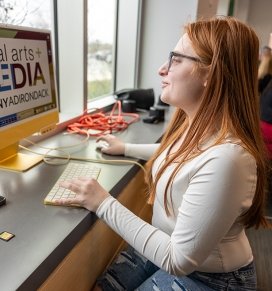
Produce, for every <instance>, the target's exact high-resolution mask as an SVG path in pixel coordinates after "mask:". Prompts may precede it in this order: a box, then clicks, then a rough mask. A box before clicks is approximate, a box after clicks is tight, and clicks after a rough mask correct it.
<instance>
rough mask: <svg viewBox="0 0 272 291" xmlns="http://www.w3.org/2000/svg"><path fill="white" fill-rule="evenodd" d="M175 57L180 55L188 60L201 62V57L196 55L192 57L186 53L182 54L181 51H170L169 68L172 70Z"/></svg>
mask: <svg viewBox="0 0 272 291" xmlns="http://www.w3.org/2000/svg"><path fill="white" fill-rule="evenodd" d="M173 57H179V58H185V59H188V60H191V61H193V62H201V61H200V59H198V58H196V57H191V56H187V55H184V54H180V53H176V52H170V54H169V60H168V70H167V71H169V70H170V68H171V66H172V64H173Z"/></svg>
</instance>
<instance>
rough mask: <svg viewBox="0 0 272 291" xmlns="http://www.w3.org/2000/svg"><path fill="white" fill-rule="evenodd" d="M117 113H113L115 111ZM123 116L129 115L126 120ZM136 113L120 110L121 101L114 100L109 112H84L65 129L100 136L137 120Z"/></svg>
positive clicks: (122, 128) (123, 127)
mask: <svg viewBox="0 0 272 291" xmlns="http://www.w3.org/2000/svg"><path fill="white" fill-rule="evenodd" d="M116 110H117V113H116V114H115V111H116ZM124 117H129V118H130V120H129V121H126V120H125V118H124ZM138 119H139V115H138V114H136V113H124V112H122V107H121V101H119V100H118V101H116V103H115V104H114V106H113V108H112V110H111V112H110V113H109V114H106V113H104V112H103V111H102V110H100V111H98V112H95V113H87V112H86V113H84V114H83V115H82V116H81V117H80V118H79V120H78V121H77V122H75V123H72V124H69V125H68V126H67V130H68V131H69V132H76V133H79V134H86V133H88V134H89V135H90V136H101V135H105V134H109V133H114V132H117V131H122V130H124V129H126V128H127V127H128V126H129V125H130V124H131V123H133V122H135V121H137V120H138Z"/></svg>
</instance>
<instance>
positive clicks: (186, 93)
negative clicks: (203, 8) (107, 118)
mask: <svg viewBox="0 0 272 291" xmlns="http://www.w3.org/2000/svg"><path fill="white" fill-rule="evenodd" d="M158 45H159V44H158ZM258 52H259V41H258V38H257V36H256V34H255V32H254V31H253V30H252V29H251V28H250V27H249V26H247V25H246V24H243V23H242V22H239V21H238V20H236V19H235V18H231V17H221V18H214V19H209V20H200V21H196V22H192V23H189V24H188V25H186V26H185V32H184V34H183V35H182V37H181V38H180V40H179V41H178V43H177V45H176V47H175V48H174V50H173V51H172V52H171V53H170V55H169V60H168V61H167V62H166V63H164V64H163V65H162V66H161V67H160V69H159V75H160V76H161V79H162V80H161V87H162V94H161V99H162V101H163V102H165V103H167V104H170V105H172V106H174V107H176V111H175V113H174V115H173V117H172V120H171V122H170V124H169V126H168V129H167V131H166V133H165V134H164V136H163V139H162V141H161V143H160V144H150V145H146V144H145V145H137V144H124V143H123V142H122V141H121V140H120V139H118V138H116V137H115V136H113V135H109V136H104V137H101V138H100V139H101V140H104V141H106V142H107V143H108V145H109V146H108V147H107V148H104V149H103V152H104V153H106V154H110V155H121V154H124V155H125V156H133V157H138V158H142V159H146V160H148V163H147V166H146V167H147V175H146V181H147V184H148V189H149V203H151V204H152V205H153V216H152V223H151V224H149V223H147V222H145V221H143V220H142V219H140V218H139V217H137V216H136V215H135V214H133V213H132V212H130V211H129V210H128V209H127V208H125V207H124V206H123V205H122V204H121V203H120V202H119V201H118V200H116V199H115V198H113V197H112V196H111V195H110V194H109V193H108V192H107V191H106V190H105V189H103V188H102V187H101V185H100V184H99V183H98V182H97V181H96V180H93V179H91V180H86V179H80V178H79V179H76V180H72V181H69V182H63V183H62V184H61V185H60V186H62V187H64V188H67V189H70V190H72V191H74V192H76V193H77V197H76V198H75V199H69V200H62V201H58V203H59V204H61V205H70V204H73V203H75V204H79V205H81V206H82V207H85V208H86V209H88V210H90V211H92V212H95V213H96V215H97V216H98V217H99V218H101V219H102V220H103V221H105V222H106V223H107V224H108V225H109V226H110V227H111V228H112V229H113V230H115V231H116V232H117V233H118V234H119V235H120V236H121V237H122V238H123V239H124V240H125V241H127V242H128V244H129V245H130V247H129V248H128V249H127V250H124V251H123V252H121V253H120V255H119V256H118V257H117V259H116V261H115V262H114V263H113V264H112V265H111V266H110V267H109V268H108V269H107V270H106V271H105V273H104V274H103V275H102V276H101V277H100V278H99V279H98V282H97V285H96V286H95V288H94V290H194V291H198V290H256V284H257V282H256V272H255V268H254V260H253V255H252V250H251V247H250V244H249V241H248V239H247V236H246V233H245V228H248V227H252V226H255V227H257V228H258V227H259V226H267V225H268V223H267V221H266V219H265V216H264V206H265V191H264V190H265V189H264V185H265V180H266V161H265V155H264V143H263V140H262V136H261V131H260V126H259V97H258V88H257V73H258ZM135 199H137V197H135Z"/></svg>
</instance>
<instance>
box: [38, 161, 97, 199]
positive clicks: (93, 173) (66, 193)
mask: <svg viewBox="0 0 272 291" xmlns="http://www.w3.org/2000/svg"><path fill="white" fill-rule="evenodd" d="M100 170H101V169H100V168H99V167H97V166H94V165H93V164H87V163H74V162H70V163H69V164H68V165H67V166H66V168H65V170H64V171H63V172H62V174H61V176H60V177H59V179H58V180H57V182H56V183H55V185H54V186H53V188H52V189H51V190H50V192H49V193H48V194H47V195H46V197H45V199H44V204H51V205H57V203H55V202H54V199H69V198H75V197H76V194H75V193H74V192H72V191H70V190H68V189H65V188H62V187H59V183H60V182H62V181H65V180H71V179H75V178H78V177H84V178H94V179H97V178H98V176H99V173H100Z"/></svg>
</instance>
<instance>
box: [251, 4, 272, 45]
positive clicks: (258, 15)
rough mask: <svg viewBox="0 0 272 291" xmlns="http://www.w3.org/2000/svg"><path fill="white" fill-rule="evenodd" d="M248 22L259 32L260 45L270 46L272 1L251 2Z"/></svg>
mask: <svg viewBox="0 0 272 291" xmlns="http://www.w3.org/2000/svg"><path fill="white" fill-rule="evenodd" d="M247 22H248V24H249V25H251V26H252V27H253V28H254V29H255V31H256V32H257V34H258V37H259V39H260V45H261V46H264V45H268V41H269V36H270V33H271V32H272V1H271V0H258V1H250V6H249V11H248V18H247Z"/></svg>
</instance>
